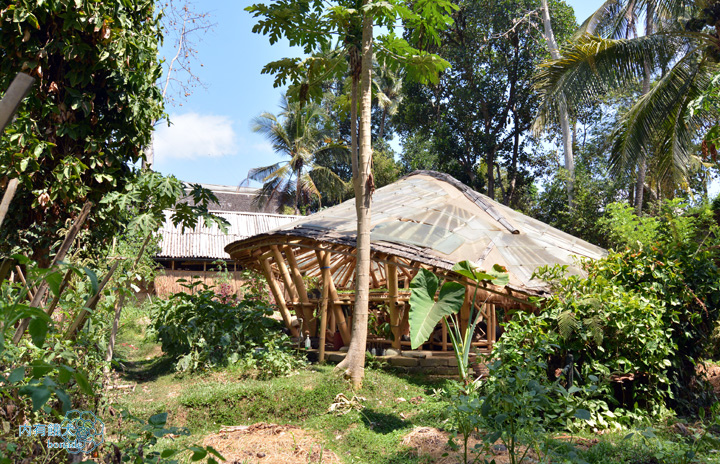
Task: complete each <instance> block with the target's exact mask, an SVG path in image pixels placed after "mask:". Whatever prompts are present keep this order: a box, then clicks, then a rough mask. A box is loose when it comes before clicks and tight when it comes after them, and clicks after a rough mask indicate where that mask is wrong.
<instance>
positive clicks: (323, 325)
mask: <svg viewBox="0 0 720 464" xmlns="http://www.w3.org/2000/svg"><path fill="white" fill-rule="evenodd" d="M315 253H316V255H317V257H318V263H319V264H320V270H321V271H322V280H323V289H322V299H321V300H320V310H319V313H320V314H319V316H320V346H319V348H320V355H319V359H320V362H323V361H324V360H325V337H326V332H327V306H328V295H329V293H330V252H329V251H320V250H315Z"/></svg>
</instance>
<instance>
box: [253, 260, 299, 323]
mask: <svg viewBox="0 0 720 464" xmlns="http://www.w3.org/2000/svg"><path fill="white" fill-rule="evenodd" d="M260 264H261V265H262V268H263V274H264V275H265V279H266V280H267V282H268V285H269V286H270V291H271V292H272V294H273V296H274V297H275V303H277V306H278V308H279V309H280V315H282V318H283V322H285V327H287V328H288V329H289V330H290V333H291V334H292V336H293V337H298V336H299V333H298V330H297V327H293V325H292V320H291V318H290V311H289V310H288V307H287V305H286V304H285V297H284V296H283V292H282V290H280V287H279V286H278V283H277V280H275V276H274V275H273V272H272V267H271V266H270V261H269V260H268V259H267V258H265V259H263V260H262V261H260Z"/></svg>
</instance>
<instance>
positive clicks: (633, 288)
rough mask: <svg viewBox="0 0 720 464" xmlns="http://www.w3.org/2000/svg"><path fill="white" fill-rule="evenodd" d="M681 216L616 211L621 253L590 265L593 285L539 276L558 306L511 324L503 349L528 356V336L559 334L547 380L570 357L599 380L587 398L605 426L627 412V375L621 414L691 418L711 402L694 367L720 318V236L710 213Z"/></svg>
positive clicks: (555, 274)
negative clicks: (689, 413)
mask: <svg viewBox="0 0 720 464" xmlns="http://www.w3.org/2000/svg"><path fill="white" fill-rule="evenodd" d="M683 208H684V207H683V205H681V204H680V203H678V202H675V201H673V202H667V203H666V204H665V205H664V206H663V207H662V208H661V209H660V213H661V214H660V215H659V216H658V217H656V218H645V217H642V218H637V217H635V216H634V215H632V213H631V211H630V210H629V209H628V208H627V207H625V206H614V207H611V208H609V217H608V219H607V221H606V224H608V226H609V227H610V228H611V230H612V233H611V235H612V236H613V237H616V240H617V242H616V243H617V244H618V245H619V246H621V247H622V248H623V250H622V251H618V252H616V251H611V252H610V254H609V255H608V256H607V257H606V258H604V259H601V260H598V261H595V262H586V263H585V264H584V266H585V270H586V271H587V277H580V276H569V277H562V278H560V277H559V275H561V274H562V273H563V269H562V268H559V267H556V268H551V269H547V268H546V269H541V270H540V271H539V273H538V277H540V278H541V279H543V280H545V281H548V282H551V283H552V285H553V286H554V294H553V296H552V297H550V298H549V299H547V300H546V301H545V302H544V308H543V310H542V311H541V312H540V313H539V314H537V315H529V316H527V317H525V318H521V319H520V320H522V324H518V323H517V322H515V321H513V322H510V323H509V324H507V325H506V331H505V334H504V335H503V338H502V339H501V340H500V346H501V347H507V348H508V349H511V350H513V349H514V350H518V351H522V350H523V349H524V348H523V347H524V346H525V345H526V344H527V341H525V342H524V341H523V337H525V336H526V334H527V331H528V330H530V333H532V334H534V335H533V336H540V334H543V336H550V334H553V333H554V334H556V337H555V342H554V343H556V344H557V345H558V348H557V349H556V350H555V351H554V353H553V354H552V356H551V357H550V361H551V369H550V372H549V374H550V375H551V376H552V375H554V374H555V371H556V370H557V369H559V368H561V367H563V366H564V365H565V364H566V362H565V360H566V358H567V357H568V355H572V357H573V364H574V366H575V368H576V369H577V371H578V374H580V378H581V379H584V380H585V381H587V379H594V378H597V379H598V380H599V385H598V388H597V389H595V390H593V391H592V392H589V393H588V395H587V396H586V397H585V399H586V400H587V401H588V406H587V407H588V409H590V410H591V411H592V412H593V416H594V417H593V420H594V421H597V424H598V425H605V423H606V420H612V419H616V416H617V415H618V413H619V412H620V411H617V410H614V409H615V407H616V406H618V403H617V402H616V401H615V398H614V396H615V394H614V390H615V389H618V390H620V389H621V388H622V387H621V386H622V385H623V384H622V383H621V381H620V380H621V379H619V378H618V376H622V375H625V376H626V379H625V385H627V384H631V385H632V393H631V397H630V398H626V399H625V401H626V404H624V405H622V406H623V407H624V408H626V409H628V410H629V409H633V408H634V407H640V408H642V409H645V410H646V411H651V412H653V413H655V414H657V413H661V412H662V411H663V409H664V406H666V405H669V406H671V407H673V408H678V407H681V408H685V409H688V410H691V409H694V408H695V405H694V404H693V403H697V405H708V404H709V402H710V396H709V395H706V393H705V392H704V391H703V390H702V389H701V388H699V382H698V379H697V378H696V370H695V365H696V363H697V362H698V361H699V360H700V358H701V356H702V354H703V353H704V350H705V349H706V346H707V344H708V342H709V339H710V335H711V333H712V330H713V327H714V325H715V323H716V321H717V319H718V315H719V313H720V268H719V267H718V263H719V262H720V246H718V245H720V235H719V234H718V228H717V226H716V225H713V221H712V216H711V213H710V212H709V209H700V210H688V209H687V208H684V209H683ZM683 213H684V214H683ZM638 232H640V233H638ZM621 242H622V243H621ZM528 328H529V329H528ZM613 376H615V377H614V378H613ZM611 380H616V382H611ZM698 401H700V402H699V403H698ZM611 410H614V413H613V412H611ZM622 414H624V415H631V414H629V413H628V412H627V411H626V412H622Z"/></svg>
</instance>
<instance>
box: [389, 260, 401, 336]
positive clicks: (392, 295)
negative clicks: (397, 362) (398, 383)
mask: <svg viewBox="0 0 720 464" xmlns="http://www.w3.org/2000/svg"><path fill="white" fill-rule="evenodd" d="M396 262H397V258H396V257H395V256H390V257H389V258H388V263H387V265H386V274H387V285H388V312H389V313H390V328H391V330H392V334H393V341H392V347H393V348H395V349H396V350H399V349H401V345H400V336H401V333H400V312H399V310H398V307H397V297H398V274H397V264H395V263H396Z"/></svg>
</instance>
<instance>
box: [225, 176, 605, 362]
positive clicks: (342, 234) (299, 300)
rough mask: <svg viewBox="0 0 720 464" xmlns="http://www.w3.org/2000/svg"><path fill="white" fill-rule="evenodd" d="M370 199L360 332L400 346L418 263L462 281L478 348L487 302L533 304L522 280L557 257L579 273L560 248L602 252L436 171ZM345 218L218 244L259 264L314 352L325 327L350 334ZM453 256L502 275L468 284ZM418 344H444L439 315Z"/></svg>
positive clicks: (350, 231) (344, 210) (331, 213)
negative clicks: (364, 317)
mask: <svg viewBox="0 0 720 464" xmlns="http://www.w3.org/2000/svg"><path fill="white" fill-rule="evenodd" d="M373 202H374V203H377V205H375V206H373V208H374V211H377V213H375V216H374V219H373V220H374V221H377V222H375V223H373V229H372V237H371V253H370V259H371V266H370V276H369V286H370V295H369V305H370V311H371V312H372V313H373V314H374V318H373V320H374V321H377V322H376V324H375V325H374V326H373V327H371V328H370V335H369V336H368V342H369V343H372V344H373V346H376V345H381V346H385V347H387V348H390V347H392V348H394V349H396V350H403V349H408V348H409V347H410V340H409V337H408V335H409V313H410V311H411V309H412V308H410V293H411V292H410V281H411V280H412V279H413V278H414V277H415V275H416V274H417V273H418V272H419V270H420V269H426V270H429V271H431V272H433V273H435V274H436V275H438V276H439V277H440V278H441V279H443V280H453V281H456V282H459V283H462V284H463V285H464V286H465V287H466V289H467V290H466V296H465V300H464V304H463V306H462V310H461V311H460V314H459V318H458V322H459V324H461V329H464V328H465V327H468V325H469V323H470V318H471V317H473V320H475V318H477V322H478V323H477V325H476V331H475V333H474V334H473V337H472V345H473V347H474V348H476V349H477V350H480V351H485V352H488V351H490V350H491V349H492V347H493V345H494V343H495V342H496V341H497V334H498V333H499V332H501V330H500V329H499V328H498V317H497V314H496V311H504V314H509V313H510V312H511V311H514V310H517V309H523V310H533V309H534V308H535V307H534V306H533V305H532V304H531V303H529V297H530V296H543V295H547V294H548V292H549V287H547V285H546V284H545V283H544V282H539V281H536V280H534V279H532V272H533V270H534V269H535V268H536V267H538V266H540V265H545V264H548V265H552V264H567V265H568V268H569V269H572V272H576V273H581V272H582V270H581V269H579V268H577V267H574V268H573V267H572V266H573V264H572V261H571V258H569V256H571V255H576V256H585V257H588V258H598V257H600V256H602V255H603V254H604V253H605V251H604V250H602V249H601V248H598V247H595V246H593V245H591V244H589V243H586V242H583V241H582V240H579V239H576V238H574V237H571V236H568V235H567V234H564V233H562V232H561V231H558V230H556V229H552V228H551V227H550V226H547V225H545V224H542V223H540V222H539V221H535V220H534V219H530V218H527V217H525V216H522V215H521V214H520V213H517V212H514V211H512V210H509V209H508V208H505V207H504V206H502V205H500V204H498V203H496V202H494V201H493V200H491V199H489V198H487V197H485V196H483V195H481V194H479V193H477V192H474V191H471V190H470V189H469V188H468V187H466V186H464V185H462V184H460V183H459V182H458V181H456V180H455V179H453V178H451V177H450V176H447V175H445V174H438V173H433V172H429V171H420V172H417V173H413V174H411V175H410V176H407V177H405V178H403V179H401V180H400V181H398V182H397V183H395V184H391V185H389V186H385V187H382V188H380V189H378V190H377V191H376V192H375V194H374V196H373ZM375 218H379V219H375ZM355 219H356V218H355V213H354V207H353V205H352V202H351V201H349V202H346V203H343V204H340V205H337V206H334V207H332V208H329V209H326V210H324V211H322V212H320V213H317V214H315V215H312V216H308V217H304V218H301V219H299V220H297V221H295V222H293V223H291V224H288V225H286V226H281V227H279V228H276V229H274V230H272V231H270V232H267V233H264V234H260V235H256V236H254V237H250V238H247V239H244V240H239V241H236V242H233V243H231V244H230V245H228V246H227V247H226V248H225V250H226V252H227V253H228V254H229V255H230V256H231V257H232V258H233V259H234V260H235V261H236V262H237V263H238V264H239V265H242V266H244V267H246V268H253V269H257V270H259V271H260V272H262V273H263V275H264V276H265V278H266V279H267V281H268V283H269V285H270V290H271V292H272V293H273V295H274V297H275V300H276V302H277V303H278V307H279V308H280V311H281V313H282V316H283V321H284V322H285V325H286V326H287V328H288V329H289V330H291V331H293V327H294V326H293V324H292V313H291V311H293V310H294V311H295V315H296V317H297V318H298V319H302V322H301V332H302V333H301V334H298V335H300V336H302V337H306V336H309V337H317V339H319V340H318V341H319V347H320V351H321V353H324V350H325V344H326V343H325V342H326V338H327V335H333V334H335V335H334V336H333V338H334V339H335V341H337V340H338V338H339V339H341V340H342V344H344V345H348V344H349V342H350V333H351V330H350V329H351V324H352V319H353V318H352V312H351V311H352V308H353V305H354V303H355V293H354V285H355V263H356V259H357V257H356V249H355V245H356V238H355ZM462 260H470V261H471V262H473V263H476V265H478V266H482V268H484V269H488V268H490V267H492V265H493V264H495V263H497V264H499V265H501V266H503V267H505V268H506V269H507V270H508V274H509V277H510V283H509V284H508V285H507V286H505V287H496V286H494V285H492V284H491V283H490V282H482V283H480V284H476V283H475V282H473V281H470V280H468V279H467V278H466V277H463V276H462V275H460V274H458V273H456V272H455V271H453V266H454V265H455V264H456V263H457V262H459V261H462ZM523 260H526V261H527V262H528V264H525V263H524V262H523ZM281 283H282V284H283V285H282V289H281V285H280V284H281ZM386 322H387V323H388V324H387V325H386V324H385V323H386ZM388 326H389V327H390V331H389V332H390V333H391V334H390V333H388V331H387V330H386V329H385V327H388ZM293 333H294V334H295V332H293ZM338 333H339V337H338V336H337V334H338ZM422 348H423V349H426V350H437V351H451V350H452V346H451V343H450V340H449V339H448V333H447V329H446V327H445V325H444V323H441V324H439V325H438V327H437V329H436V330H435V332H434V333H433V334H432V335H431V337H430V339H429V340H428V341H427V342H426V343H425V345H424V346H423V347H422Z"/></svg>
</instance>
